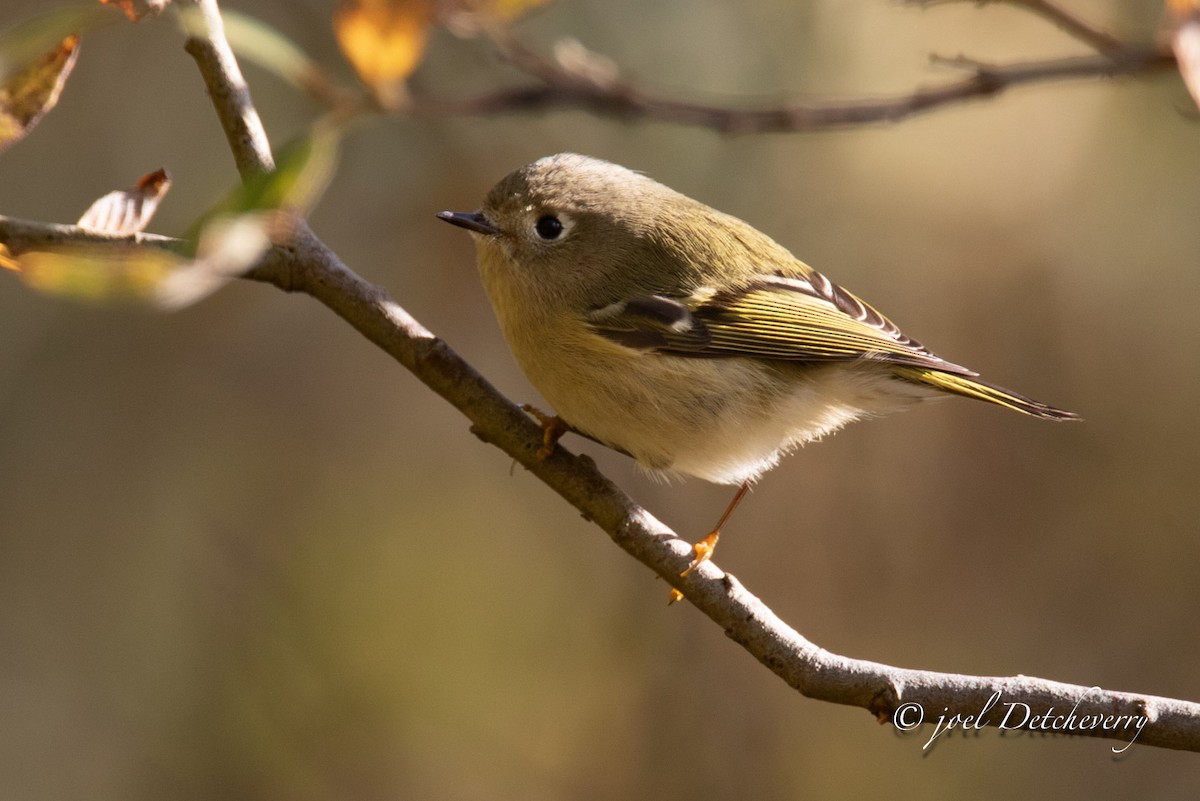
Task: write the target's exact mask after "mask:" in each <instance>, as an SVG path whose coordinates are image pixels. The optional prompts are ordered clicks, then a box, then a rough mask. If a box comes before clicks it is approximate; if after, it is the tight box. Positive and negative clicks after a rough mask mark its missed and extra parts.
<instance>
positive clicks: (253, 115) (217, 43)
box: [184, 0, 275, 179]
mask: <svg viewBox="0 0 1200 801" xmlns="http://www.w3.org/2000/svg"><path fill="white" fill-rule="evenodd" d="M192 2H193V4H194V6H195V13H194V14H189V15H188V16H187V17H185V19H186V20H187V21H188V22H189V23H190V25H189V28H190V29H189V36H188V40H187V42H186V43H185V44H184V49H185V50H187V52H188V53H189V54H190V55H191V56H192V58H193V59H195V60H196V65H197V66H199V67H200V74H201V76H203V78H204V85H205V86H206V87H207V88H208V95H209V97H211V98H212V102H213V106H214V108H216V111H217V117H218V119H220V121H221V127H222V128H223V129H224V131H225V138H226V139H227V140H228V141H229V149H230V150H231V151H232V152H233V160H234V163H236V164H237V170H238V174H239V175H241V176H242V178H243V179H245V178H248V177H250V176H251V175H257V174H261V173H267V172H271V171H272V170H274V169H275V160H274V159H273V158H272V157H271V144H270V142H269V141H268V139H267V132H266V130H264V129H263V124H262V120H260V119H259V117H258V110H257V109H256V108H255V107H254V101H252V100H251V99H250V87H249V86H247V85H246V80H245V78H243V77H242V71H241V69H240V68H239V67H238V64H237V59H236V58H234V55H233V50H232V49H231V48H230V47H229V42H228V41H226V39H225V25H224V23H223V22H222V21H221V12H220V10H219V9H218V8H217V3H216V0H192Z"/></svg>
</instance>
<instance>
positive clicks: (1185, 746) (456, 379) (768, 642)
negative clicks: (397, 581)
mask: <svg viewBox="0 0 1200 801" xmlns="http://www.w3.org/2000/svg"><path fill="white" fill-rule="evenodd" d="M74 237H78V238H79V239H88V240H89V241H91V240H92V239H94V238H95V235H94V234H89V233H87V232H85V231H84V230H83V229H78V228H75V227H74V226H63V225H48V224H43V223H31V222H26V221H21V220H13V219H10V218H6V217H0V242H3V243H5V244H8V245H9V246H10V247H14V248H15V251H14V252H17V251H19V250H20V249H21V247H22V246H25V247H34V246H36V245H37V244H42V243H50V242H53V243H61V242H63V241H65V240H68V239H72V238H74ZM107 239H108V241H113V240H112V238H107ZM125 239H126V240H128V241H133V239H134V238H133V237H127V238H125ZM246 277H247V278H250V279H253V280H256V281H261V282H264V283H268V284H272V285H274V286H276V287H279V288H280V289H283V290H285V291H288V292H302V293H304V294H307V295H310V296H311V297H313V298H314V299H316V300H317V301H318V302H320V303H321V304H322V305H324V306H326V307H328V308H329V309H330V310H331V311H333V312H334V313H335V314H337V315H338V316H339V317H341V318H342V319H343V320H345V321H346V322H347V323H349V324H350V325H351V326H353V327H354V329H355V330H357V331H358V332H359V333H361V334H362V335H363V336H365V337H366V338H367V339H368V340H370V341H371V342H372V343H374V344H375V345H376V346H378V347H379V348H381V349H382V350H383V351H384V352H386V353H387V354H389V355H390V356H391V357H392V358H393V359H395V360H396V361H397V362H399V363H400V364H401V365H403V366H404V367H405V368H407V369H408V370H410V371H411V372H412V373H413V374H414V375H416V376H417V378H419V379H420V380H421V381H422V382H424V383H425V384H426V385H427V386H428V387H429V388H430V389H432V390H433V391H434V392H436V393H437V394H438V395H440V396H441V397H443V398H444V399H445V400H446V401H447V402H449V403H450V404H451V405H452V406H454V407H455V408H456V409H458V410H459V411H461V412H462V413H463V414H464V415H465V416H466V417H467V419H468V420H470V422H471V431H472V432H473V433H475V434H476V436H478V437H479V438H480V439H482V440H483V441H485V442H488V443H490V444H492V445H495V446H496V447H498V448H500V449H501V450H502V451H504V452H505V453H506V454H508V455H509V456H511V457H512V458H513V459H515V460H517V461H518V462H520V463H521V464H522V465H523V466H524V467H525V468H526V469H527V470H529V471H530V472H531V473H532V474H533V475H534V476H536V477H537V478H538V479H540V480H541V481H542V482H543V483H545V484H546V485H547V486H548V487H550V489H552V490H554V491H555V492H556V493H558V494H559V495H560V496H561V497H562V498H563V499H565V500H566V501H567V502H568V503H570V504H571V505H572V506H574V507H575V508H576V509H578V510H579V511H580V512H581V513H582V514H583V515H584V517H585V518H587V519H588V520H590V521H592V522H594V523H595V524H596V525H598V526H599V527H600V528H602V529H603V530H604V531H605V532H607V533H608V535H609V536H610V537H611V538H612V540H613V541H614V542H615V543H616V544H617V545H619V546H620V547H621V548H622V549H624V550H625V551H626V552H627V553H629V554H630V555H631V556H633V557H634V558H635V559H637V560H638V561H639V562H641V563H642V564H644V565H645V566H647V567H649V568H650V569H651V570H652V571H654V572H655V573H656V574H657V575H658V576H660V577H662V578H663V579H665V580H666V581H667V582H668V583H669V584H671V585H672V586H674V587H677V588H679V589H680V590H681V591H682V592H683V593H684V594H685V595H686V597H687V599H688V600H689V601H691V602H692V604H693V605H695V606H696V608H697V609H699V610H700V611H701V612H703V613H704V614H705V615H707V616H708V617H709V618H710V619H712V620H713V622H715V623H716V624H717V625H719V626H721V628H722V629H723V630H724V631H725V633H726V634H727V635H728V636H729V637H730V639H732V640H733V641H734V642H737V643H738V644H739V645H741V646H742V647H743V648H745V649H746V651H747V652H749V653H750V654H751V655H752V656H753V657H754V658H755V659H757V660H758V661H759V662H761V663H762V664H763V665H764V666H766V667H767V668H768V669H769V670H770V671H771V672H773V673H774V674H775V675H777V676H779V677H780V678H781V679H783V680H784V681H785V682H787V683H788V685H789V686H791V687H792V688H794V689H796V690H797V691H799V692H800V693H801V694H803V695H806V696H808V697H810V698H814V699H817V700H823V701H831V702H834V703H839V704H846V705H849V706H858V707H862V708H863V709H866V710H868V711H869V712H871V713H872V714H873V715H874V716H875V717H876V718H877V719H879V720H880V721H881V722H883V721H888V720H892V721H894V722H895V723H896V724H897V725H899V726H901V727H906V726H907V725H908V724H909V723H912V722H914V721H913V720H912V719H911V718H909V717H907V716H908V715H915V714H917V711H918V708H917V707H913V706H912V705H914V704H916V705H919V710H920V711H921V712H920V713H921V714H922V715H925V714H939V715H941V716H944V718H945V719H947V720H948V719H950V718H951V717H952V716H955V715H959V716H962V717H964V718H965V717H966V716H978V720H979V724H980V725H987V726H996V727H999V726H1001V725H1002V724H1004V723H1005V722H1006V721H1005V718H1004V714H1003V713H1004V712H1005V711H1007V709H1008V708H1009V706H1008V705H1021V704H1024V705H1026V706H1027V707H1028V714H1025V711H1024V708H1023V707H1020V706H1017V707H1016V708H1017V709H1018V716H1017V717H1011V716H1010V718H1009V720H1008V724H1009V726H1010V727H1012V723H1013V721H1025V722H1027V723H1028V725H1026V726H1023V727H1022V728H1031V727H1033V726H1034V725H1036V724H1035V723H1034V722H1033V721H1037V720H1038V719H1039V718H1040V717H1041V716H1057V717H1055V718H1054V719H1055V720H1061V719H1064V718H1065V716H1066V715H1067V714H1068V713H1072V712H1073V713H1074V715H1075V717H1076V719H1077V720H1084V719H1085V718H1094V719H1096V720H1098V721H1100V720H1103V721H1109V722H1110V723H1111V722H1114V721H1119V720H1120V719H1122V718H1118V716H1124V717H1126V718H1128V719H1129V720H1131V721H1143V723H1142V727H1141V728H1137V729H1135V728H1131V726H1133V725H1136V724H1125V725H1123V726H1120V727H1116V728H1113V727H1110V728H1107V729H1106V728H1102V727H1101V726H1100V724H1098V723H1097V724H1096V725H1095V726H1093V727H1091V728H1085V727H1083V726H1077V727H1075V728H1072V729H1071V730H1070V731H1071V732H1072V733H1075V734H1078V735H1081V736H1089V737H1098V738H1107V739H1111V740H1116V741H1118V742H1119V743H1120V745H1116V746H1114V747H1113V748H1114V750H1116V751H1118V752H1120V751H1122V750H1123V749H1124V744H1126V743H1129V742H1131V741H1134V740H1136V742H1138V743H1141V744H1143V745H1154V746H1160V747H1163V748H1173V749H1179V750H1188V751H1200V704H1196V703H1192V702H1188V701H1182V700H1176V699H1171V698H1163V697H1159V696H1151V695H1142V694H1137V693H1126V692H1115V691H1112V690H1101V689H1100V688H1097V687H1084V686H1082V685H1072V684H1063V683H1060V682H1055V681H1050V680H1047V679H1039V678H1032V677H1028V676H1012V677H985V676H967V675H962V674H954V673H938V672H934V671H925V670H908V669H905V668H898V667H892V666H888V665H883V664H879V663H876V662H870V661H866V660H861V659H852V658H850V657H845V656H839V655H837V654H833V653H830V652H829V651H826V650H825V649H823V648H820V647H819V646H817V645H815V644H814V643H812V642H810V641H809V640H807V639H805V638H804V637H803V636H802V635H800V634H799V633H798V632H796V631H795V630H794V629H792V628H791V627H789V626H788V625H787V624H786V623H784V622H783V621H782V620H781V619H780V618H779V617H778V616H776V615H775V613H774V612H772V611H771V610H770V609H769V608H768V607H767V606H766V605H765V604H764V603H763V602H762V601H761V600H759V599H758V598H756V597H755V596H754V595H753V594H751V593H750V592H749V591H748V590H747V589H746V588H745V587H744V586H743V585H742V584H741V582H739V581H738V580H737V579H736V578H734V577H733V576H732V575H730V574H728V573H723V572H722V571H721V570H720V569H719V568H717V567H716V566H715V565H713V564H711V563H708V562H706V563H704V564H703V565H701V567H700V569H699V570H697V571H696V572H695V573H693V574H691V575H689V576H687V577H686V578H681V577H680V576H679V572H680V571H681V570H682V569H683V568H684V567H686V566H687V564H688V563H689V562H690V560H691V558H692V555H693V552H692V547H691V545H690V544H689V543H688V542H687V541H685V540H682V539H680V538H679V537H678V536H676V535H675V533H674V532H673V531H671V529H669V528H668V527H667V526H665V525H664V524H662V523H661V522H659V521H658V520H657V519H655V518H654V516H653V515H651V514H650V513H649V512H647V511H646V510H645V509H643V508H642V507H641V506H639V505H638V504H637V503H635V502H634V501H633V500H632V499H631V498H630V497H629V496H628V495H626V494H625V493H624V492H623V491H621V489H620V488H618V487H617V486H616V485H615V484H613V483H612V481H610V480H609V479H608V478H607V477H605V476H604V475H603V474H602V473H600V472H599V471H598V470H597V468H596V466H595V464H594V463H593V462H592V460H591V459H589V458H588V457H586V456H578V455H574V454H571V453H569V452H567V451H566V450H564V449H563V448H562V447H561V446H556V447H555V449H554V451H553V452H552V453H551V455H550V456H549V457H548V458H546V459H544V460H541V461H539V460H538V459H537V458H536V454H537V451H538V449H539V448H540V447H541V444H542V432H541V428H540V427H539V426H538V425H537V424H536V423H535V422H534V421H533V420H531V419H530V418H529V417H528V416H527V415H526V414H525V413H524V412H522V411H521V410H520V409H519V408H518V407H517V406H515V405H513V404H512V403H511V402H510V401H509V400H508V399H506V398H505V397H504V396H503V395H501V394H500V392H499V391H498V390H496V388H495V387H493V386H492V385H491V384H490V383H489V382H488V381H487V380H486V379H485V378H484V377H483V376H481V375H480V374H479V373H478V372H477V371H476V370H475V369H474V368H473V367H472V366H471V365H470V364H468V363H467V362H466V361H464V360H463V359H462V358H461V357H460V356H458V354H456V353H455V352H454V351H453V350H452V349H451V348H450V347H449V346H448V345H447V344H446V343H445V342H443V341H442V340H441V339H439V338H438V337H436V336H435V335H434V334H433V333H432V332H431V331H429V330H428V329H427V328H425V327H424V326H422V325H421V324H420V323H419V322H417V320H415V319H414V318H413V317H412V316H411V315H410V314H408V312H406V311H405V310H404V309H403V308H402V307H401V306H400V305H399V304H397V303H396V302H395V301H394V300H392V299H391V298H390V297H389V296H388V294H387V292H385V291H384V290H383V289H381V288H380V287H377V286H374V285H372V284H370V283H368V282H367V281H364V280H363V279H362V278H361V277H359V276H358V275H357V274H356V273H354V272H353V271H352V270H350V269H349V268H348V267H346V265H345V264H343V263H342V262H341V260H340V259H338V258H337V256H336V255H335V254H334V253H333V252H332V251H330V250H329V248H328V247H326V246H325V244H324V243H322V242H321V241H320V240H319V239H318V238H317V237H316V236H315V235H314V234H313V233H312V231H311V230H310V229H309V228H308V227H307V225H304V224H303V223H301V224H300V226H299V229H298V230H297V232H296V237H295V240H294V241H293V242H292V243H291V244H290V245H289V246H288V247H285V248H281V247H276V248H274V249H273V250H272V251H271V252H270V253H269V254H268V255H267V257H266V258H265V259H264V260H263V262H262V263H261V264H260V265H258V266H257V267H256V268H255V269H254V270H252V271H251V272H250V273H249V274H248V275H247V276H246ZM996 694H998V695H996ZM994 695H995V696H996V699H995V700H990V699H992V697H993V696H994ZM938 710H945V711H944V712H941V713H939V712H938ZM926 722H934V721H933V719H932V717H931V718H930V719H929V720H927V721H926ZM1114 725H1115V724H1114ZM1047 728H1049V724H1047ZM1056 730H1057V731H1061V727H1060V728H1059V729H1056Z"/></svg>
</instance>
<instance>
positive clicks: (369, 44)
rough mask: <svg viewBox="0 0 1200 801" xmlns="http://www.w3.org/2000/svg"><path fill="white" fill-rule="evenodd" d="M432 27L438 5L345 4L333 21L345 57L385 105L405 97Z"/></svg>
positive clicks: (349, 0)
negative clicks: (410, 77)
mask: <svg viewBox="0 0 1200 801" xmlns="http://www.w3.org/2000/svg"><path fill="white" fill-rule="evenodd" d="M432 23H433V0H343V2H342V5H341V8H339V9H338V12H337V14H336V15H335V16H334V19H333V26H334V31H335V33H336V34H337V39H338V44H340V45H341V48H342V52H343V53H345V54H346V58H347V59H349V61H350V63H351V64H352V65H353V66H354V69H355V71H356V72H357V73H358V76H359V77H360V78H362V80H363V82H364V83H366V84H367V85H368V86H370V87H371V88H372V89H374V90H375V91H376V93H378V94H380V95H381V99H383V100H385V101H388V100H391V101H397V100H399V99H400V97H401V96H402V93H403V85H404V80H405V79H406V78H408V76H409V75H410V74H411V73H412V71H413V70H415V69H416V68H417V65H418V64H420V63H421V57H422V56H423V55H424V54H425V40H426V38H427V37H428V35H429V26H430V25H431V24H432Z"/></svg>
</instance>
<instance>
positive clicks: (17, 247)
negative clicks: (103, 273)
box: [0, 215, 181, 255]
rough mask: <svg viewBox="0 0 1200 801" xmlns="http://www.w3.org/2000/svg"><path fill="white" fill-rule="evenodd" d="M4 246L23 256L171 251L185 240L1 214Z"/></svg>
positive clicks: (0, 229) (0, 239)
mask: <svg viewBox="0 0 1200 801" xmlns="http://www.w3.org/2000/svg"><path fill="white" fill-rule="evenodd" d="M0 244H3V245H5V246H6V247H7V248H8V250H9V252H11V253H12V254H13V255H20V254H22V253H24V252H25V251H27V250H43V249H45V248H54V247H61V246H63V245H151V246H153V247H160V248H168V249H169V248H172V247H175V246H176V245H179V244H181V241H180V240H178V239H173V238H171V237H169V236H160V235H159V234H145V233H134V234H123V235H120V236H115V235H113V234H106V233H103V232H101V231H95V230H92V229H90V228H81V227H79V226H78V225H61V224H59V223H44V222H33V221H31V220H19V219H17V218H16V217H5V216H3V215H0Z"/></svg>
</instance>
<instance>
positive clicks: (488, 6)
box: [476, 0, 547, 20]
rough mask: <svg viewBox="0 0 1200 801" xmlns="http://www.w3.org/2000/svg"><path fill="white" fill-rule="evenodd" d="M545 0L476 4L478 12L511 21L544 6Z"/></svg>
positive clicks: (491, 1) (500, 0)
mask: <svg viewBox="0 0 1200 801" xmlns="http://www.w3.org/2000/svg"><path fill="white" fill-rule="evenodd" d="M546 2H547V0H485V2H482V3H477V4H476V5H477V6H478V8H479V11H481V12H482V13H485V14H488V15H490V16H493V17H496V18H498V19H501V20H512V19H516V18H517V17H519V16H521V15H522V14H524V13H525V12H526V11H528V10H529V9H531V8H537V7H538V6H542V5H545V4H546Z"/></svg>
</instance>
